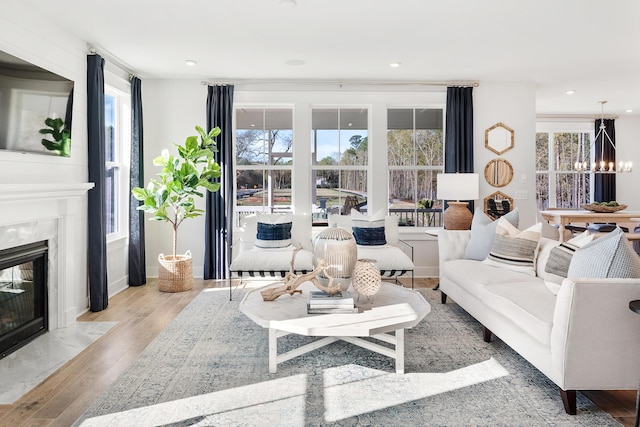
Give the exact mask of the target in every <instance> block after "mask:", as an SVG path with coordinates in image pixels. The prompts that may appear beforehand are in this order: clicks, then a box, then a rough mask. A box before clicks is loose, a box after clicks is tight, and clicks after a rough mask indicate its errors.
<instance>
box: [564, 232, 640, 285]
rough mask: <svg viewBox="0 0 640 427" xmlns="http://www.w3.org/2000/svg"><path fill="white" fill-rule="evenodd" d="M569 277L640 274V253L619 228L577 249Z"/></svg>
mask: <svg viewBox="0 0 640 427" xmlns="http://www.w3.org/2000/svg"><path fill="white" fill-rule="evenodd" d="M567 277H571V278H579V277H589V278H607V277H611V278H614V277H615V278H640V257H638V255H637V254H636V253H635V251H634V250H633V248H632V247H631V244H630V243H629V240H627V238H626V237H625V235H624V233H623V232H622V230H620V228H616V229H615V230H613V231H612V232H611V233H608V234H606V235H605V236H603V237H600V238H598V239H595V240H593V241H592V242H590V243H587V244H586V245H584V246H583V247H582V248H580V249H578V250H576V252H575V254H574V255H573V258H572V259H571V264H570V265H569V271H568V272H567Z"/></svg>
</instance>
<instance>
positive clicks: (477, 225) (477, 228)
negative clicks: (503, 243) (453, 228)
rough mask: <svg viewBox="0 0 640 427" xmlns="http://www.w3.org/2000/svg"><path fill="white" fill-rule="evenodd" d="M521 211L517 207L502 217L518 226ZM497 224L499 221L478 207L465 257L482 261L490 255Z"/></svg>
mask: <svg viewBox="0 0 640 427" xmlns="http://www.w3.org/2000/svg"><path fill="white" fill-rule="evenodd" d="M519 212H520V211H519V209H518V208H517V207H516V208H515V209H514V210H512V211H511V212H509V213H507V214H506V215H504V216H502V218H504V219H506V220H507V221H509V222H510V223H511V224H512V225H513V226H515V227H517V226H518V221H519V215H520V214H519ZM497 225H498V221H493V220H492V219H491V218H490V217H489V216H488V215H486V214H485V213H484V212H482V209H480V208H479V207H476V209H475V212H474V214H473V220H472V221H471V240H470V241H469V244H468V245H467V247H466V249H465V251H464V258H465V259H475V260H478V261H482V260H483V259H485V258H486V257H487V255H489V251H490V250H491V247H492V246H493V239H494V238H495V234H496V226H497Z"/></svg>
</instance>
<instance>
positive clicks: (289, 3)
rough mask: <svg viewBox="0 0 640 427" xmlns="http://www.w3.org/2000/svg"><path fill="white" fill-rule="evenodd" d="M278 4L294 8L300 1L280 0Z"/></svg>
mask: <svg viewBox="0 0 640 427" xmlns="http://www.w3.org/2000/svg"><path fill="white" fill-rule="evenodd" d="M278 4H279V5H280V6H281V7H286V8H292V7H296V6H297V5H298V2H297V1H296V0H280V1H279V2H278Z"/></svg>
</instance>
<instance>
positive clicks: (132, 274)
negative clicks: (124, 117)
mask: <svg viewBox="0 0 640 427" xmlns="http://www.w3.org/2000/svg"><path fill="white" fill-rule="evenodd" d="M142 130H143V129H142V81H141V80H140V79H139V78H137V77H135V76H134V77H132V78H131V170H130V171H129V285H130V286H140V285H144V284H145V283H147V270H146V263H145V247H144V212H143V211H140V210H138V206H140V205H141V204H142V202H141V201H139V200H136V198H135V197H133V195H132V194H131V190H132V189H133V188H134V187H142V188H144V186H145V183H144V163H143V162H144V156H143V152H142V141H143V138H142V136H143V132H142Z"/></svg>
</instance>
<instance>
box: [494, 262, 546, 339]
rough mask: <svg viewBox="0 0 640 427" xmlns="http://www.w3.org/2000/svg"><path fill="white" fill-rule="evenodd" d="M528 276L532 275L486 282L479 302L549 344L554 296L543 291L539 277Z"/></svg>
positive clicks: (544, 289)
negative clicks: (516, 280)
mask: <svg viewBox="0 0 640 427" xmlns="http://www.w3.org/2000/svg"><path fill="white" fill-rule="evenodd" d="M521 275H522V276H524V275H523V274H521ZM529 278H530V279H532V280H531V281H529V282H519V283H494V284H489V285H487V286H486V287H485V289H484V292H483V294H482V302H483V303H485V304H486V305H487V306H489V307H491V308H492V309H493V310H495V311H497V312H499V313H500V314H502V315H503V316H505V317H507V318H509V319H510V320H511V321H512V322H513V323H515V324H516V325H518V326H520V327H521V328H522V329H524V330H525V331H526V332H527V333H528V334H529V335H531V336H532V337H534V338H535V339H536V340H537V341H539V342H540V343H542V344H544V345H550V343H551V329H552V327H553V313H554V310H555V303H556V297H555V296H554V295H552V294H551V293H550V292H548V291H547V289H546V287H545V285H544V283H543V282H542V280H540V279H536V278H532V277H531V276H529Z"/></svg>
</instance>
